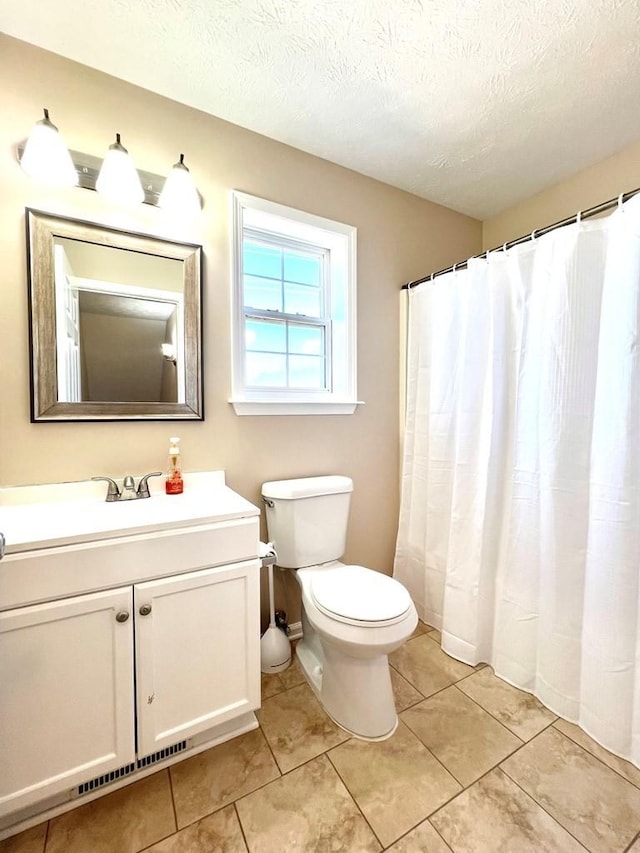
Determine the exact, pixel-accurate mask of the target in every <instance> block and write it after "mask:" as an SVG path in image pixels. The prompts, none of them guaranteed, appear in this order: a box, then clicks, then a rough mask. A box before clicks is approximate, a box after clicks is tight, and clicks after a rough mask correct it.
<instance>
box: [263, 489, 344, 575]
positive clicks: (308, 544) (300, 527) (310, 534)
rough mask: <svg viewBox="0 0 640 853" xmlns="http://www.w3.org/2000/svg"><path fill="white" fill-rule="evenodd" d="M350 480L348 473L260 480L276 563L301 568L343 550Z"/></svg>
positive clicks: (337, 557)
mask: <svg viewBox="0 0 640 853" xmlns="http://www.w3.org/2000/svg"><path fill="white" fill-rule="evenodd" d="M352 491H353V481H352V480H351V479H350V478H349V477H340V476H330V477H303V478H300V479H297V480H273V481H272V482H270V483H264V484H263V486H262V496H263V498H264V500H265V511H266V515H267V530H268V533H269V539H270V540H271V541H272V542H273V544H274V546H275V549H276V553H277V555H278V560H277V562H278V565H279V566H282V567H283V568H286V569H301V568H303V567H304V566H315V565H317V564H318V563H327V562H329V560H338V559H340V557H341V556H342V555H343V554H344V551H345V547H346V541H347V523H348V520H349V504H350V502H351V492H352Z"/></svg>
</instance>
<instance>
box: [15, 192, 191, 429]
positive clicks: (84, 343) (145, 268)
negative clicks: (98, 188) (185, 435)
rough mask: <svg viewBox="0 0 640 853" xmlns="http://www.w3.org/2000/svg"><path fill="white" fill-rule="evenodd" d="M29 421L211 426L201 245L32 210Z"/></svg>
mask: <svg viewBox="0 0 640 853" xmlns="http://www.w3.org/2000/svg"><path fill="white" fill-rule="evenodd" d="M26 223H27V252H28V271H29V320H30V357H31V420H32V422H37V421H119V420H203V419H204V415H203V405H202V247H201V246H198V245H195V244H190V243H178V242H173V241H170V240H164V239H158V238H155V237H150V236H147V235H144V234H134V233H130V232H125V231H118V230H115V229H112V228H107V227H105V226H103V225H98V224H96V223H92V222H84V221H81V220H76V219H67V218H64V217H60V216H55V215H53V214H50V213H45V212H43V211H38V210H33V209H30V208H27V210H26Z"/></svg>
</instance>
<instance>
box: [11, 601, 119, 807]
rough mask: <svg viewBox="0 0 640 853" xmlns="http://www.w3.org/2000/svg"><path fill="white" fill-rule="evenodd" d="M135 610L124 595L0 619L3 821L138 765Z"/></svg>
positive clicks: (35, 608)
mask: <svg viewBox="0 0 640 853" xmlns="http://www.w3.org/2000/svg"><path fill="white" fill-rule="evenodd" d="M131 604H132V600H131V587H127V588H125V589H116V590H110V591H108V592H97V593H93V594H90V595H82V596H76V597H75V598H67V599H64V600H61V601H52V602H47V603H46V604H38V605H34V606H33V607H23V608H20V609H16V610H9V611H7V612H5V613H0V768H2V770H1V771H0V815H2V814H7V813H9V812H12V811H15V810H17V809H20V808H24V807H26V806H29V805H31V804H32V803H35V802H37V801H39V800H42V799H45V798H46V797H48V796H51V795H53V794H57V793H60V792H61V791H65V790H68V789H70V788H72V787H74V786H75V785H78V784H80V783H82V782H85V781H89V780H90V779H93V778H95V777H96V776H100V775H102V774H103V773H107V772H109V771H110V770H114V769H116V768H117V767H120V766H121V765H123V764H127V763H129V762H131V761H134V759H135V741H134V725H133V717H134V714H133V630H132V625H133V619H131V618H128V617H129V615H130V613H131ZM124 614H126V615H127V619H126V620H125V621H118V618H117V617H119V619H120V620H123V619H124V618H125V616H124Z"/></svg>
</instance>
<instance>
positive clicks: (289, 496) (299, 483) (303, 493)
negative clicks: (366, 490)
mask: <svg viewBox="0 0 640 853" xmlns="http://www.w3.org/2000/svg"><path fill="white" fill-rule="evenodd" d="M352 491H353V480H352V479H351V478H350V477H342V476H339V475H337V474H334V475H331V476H328V477H300V478H299V479H297V480H272V481H271V482H269V483H263V484H262V496H263V497H265V498H277V499H279V500H285V501H287V500H288V501H292V500H296V499H297V498H313V497H317V496H318V495H337V494H341V493H343V492H352Z"/></svg>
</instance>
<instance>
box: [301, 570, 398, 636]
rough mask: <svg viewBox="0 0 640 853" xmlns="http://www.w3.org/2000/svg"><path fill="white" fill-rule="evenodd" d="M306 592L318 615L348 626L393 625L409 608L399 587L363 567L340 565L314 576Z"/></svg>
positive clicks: (390, 579) (386, 577) (394, 582)
mask: <svg viewBox="0 0 640 853" xmlns="http://www.w3.org/2000/svg"><path fill="white" fill-rule="evenodd" d="M310 592H311V598H312V600H313V603H314V604H315V606H316V607H317V608H318V610H320V612H321V613H324V614H325V616H328V617H329V618H331V619H335V620H336V621H338V622H345V623H346V624H348V625H360V626H364V627H370V628H373V627H375V626H384V625H394V624H396V623H397V622H401V621H402V620H403V619H404V618H405V617H406V615H407V611H408V610H409V609H410V608H411V606H412V602H411V597H410V595H409V593H408V592H407V590H406V589H405V588H404V587H403V586H402V584H400V583H398V581H396V580H394V579H393V578H390V577H389V576H388V575H383V574H381V573H380V572H374V571H373V570H372V569H366V568H365V567H364V566H345V565H340V566H336V567H335V568H331V569H325V570H324V571H322V572H318V573H314V574H313V576H312V577H311V583H310Z"/></svg>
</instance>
